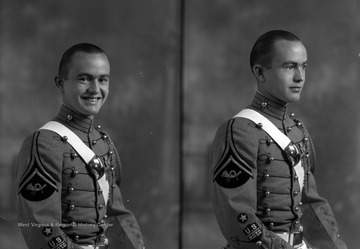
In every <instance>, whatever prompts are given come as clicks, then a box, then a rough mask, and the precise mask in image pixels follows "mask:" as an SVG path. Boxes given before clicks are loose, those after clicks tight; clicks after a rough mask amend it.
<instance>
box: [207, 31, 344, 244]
mask: <svg viewBox="0 0 360 249" xmlns="http://www.w3.org/2000/svg"><path fill="white" fill-rule="evenodd" d="M250 66H251V70H252V72H253V74H254V76H255V78H256V80H257V90H258V91H257V92H256V94H255V97H254V99H253V101H252V103H251V104H250V105H249V106H248V107H247V108H246V109H244V110H243V111H241V112H240V113H238V114H237V115H235V116H234V117H233V118H232V119H230V120H229V121H227V122H225V123H224V124H222V125H221V126H220V128H219V129H218V131H217V133H216V135H215V138H214V141H213V145H212V149H211V157H210V165H211V168H212V183H211V190H212V192H211V194H212V201H213V207H214V211H215V215H216V217H217V220H218V223H219V226H220V229H221V231H222V233H223V235H224V237H225V238H226V240H227V242H228V244H227V246H226V248H227V249H230V248H240V249H251V248H266V249H277V248H287V249H290V248H298V249H299V248H301V249H306V248H319V249H324V248H333V249H346V245H345V244H344V242H343V241H342V240H341V239H340V238H339V234H338V228H337V224H336V221H335V218H334V215H333V212H332V210H331V208H330V206H329V204H328V202H327V201H326V200H325V199H324V198H322V197H320V196H319V194H318V192H317V190H316V183H315V178H314V175H313V172H314V168H315V151H314V146H313V144H312V141H311V138H310V136H309V133H308V131H307V130H306V128H305V127H304V125H303V123H302V122H301V121H300V120H299V119H297V118H296V117H295V116H294V115H293V114H291V115H288V113H287V107H288V103H295V102H298V101H299V100H300V95H301V91H302V89H303V87H304V83H305V68H306V66H307V52H306V49H305V46H304V45H303V43H302V42H301V41H300V39H299V38H298V37H296V36H295V35H294V34H292V33H290V32H287V31H282V30H273V31H269V32H267V33H265V34H263V35H262V36H260V37H259V38H258V39H257V41H256V42H255V44H254V46H253V49H252V51H251V55H250Z"/></svg>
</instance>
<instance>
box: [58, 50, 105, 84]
mask: <svg viewBox="0 0 360 249" xmlns="http://www.w3.org/2000/svg"><path fill="white" fill-rule="evenodd" d="M78 52H84V53H90V54H105V55H106V53H105V52H104V50H102V49H101V48H99V47H98V46H96V45H94V44H90V43H78V44H75V45H73V46H72V47H70V48H69V49H68V50H66V51H65V53H64V54H63V56H62V57H61V61H60V65H59V72H58V76H62V77H65V78H66V77H67V75H68V72H69V65H70V62H71V59H72V57H73V55H74V54H76V53H78Z"/></svg>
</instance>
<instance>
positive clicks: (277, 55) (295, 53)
mask: <svg viewBox="0 0 360 249" xmlns="http://www.w3.org/2000/svg"><path fill="white" fill-rule="evenodd" d="M273 52H274V54H273V55H274V59H275V60H276V61H277V62H281V63H285V62H289V63H299V64H303V63H306V62H307V52H306V48H305V46H304V45H303V44H302V42H301V41H288V40H278V41H276V42H275V43H274V51H273Z"/></svg>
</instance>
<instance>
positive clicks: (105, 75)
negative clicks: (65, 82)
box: [77, 73, 110, 78]
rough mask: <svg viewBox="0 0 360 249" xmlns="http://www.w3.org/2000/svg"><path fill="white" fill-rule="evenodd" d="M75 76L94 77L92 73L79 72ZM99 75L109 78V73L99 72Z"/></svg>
mask: <svg viewBox="0 0 360 249" xmlns="http://www.w3.org/2000/svg"><path fill="white" fill-rule="evenodd" d="M77 76H78V77H90V78H94V75H92V74H89V73H79V74H78V75H77ZM99 77H102V78H104V77H107V78H109V77H110V75H109V74H101V75H100V76H99Z"/></svg>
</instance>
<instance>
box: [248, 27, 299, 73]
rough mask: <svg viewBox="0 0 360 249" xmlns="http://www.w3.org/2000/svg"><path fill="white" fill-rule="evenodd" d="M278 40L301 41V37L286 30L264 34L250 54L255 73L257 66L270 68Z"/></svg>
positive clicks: (251, 65)
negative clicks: (255, 66)
mask: <svg viewBox="0 0 360 249" xmlns="http://www.w3.org/2000/svg"><path fill="white" fill-rule="evenodd" d="M278 40H286V41H299V42H301V40H300V39H299V37H297V36H296V35H294V34H293V33H291V32H289V31H285V30H271V31H268V32H266V33H264V34H262V35H261V36H260V37H259V38H258V39H257V40H256V42H255V44H254V46H253V48H252V50H251V53H250V67H251V71H253V66H254V65H255V64H261V65H262V66H264V67H269V66H270V64H271V61H272V59H273V53H272V52H273V49H274V43H275V42H276V41H278Z"/></svg>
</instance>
